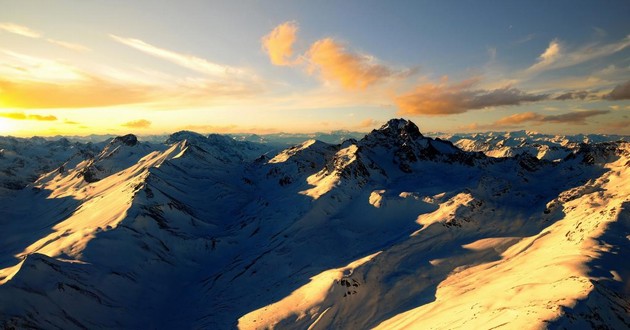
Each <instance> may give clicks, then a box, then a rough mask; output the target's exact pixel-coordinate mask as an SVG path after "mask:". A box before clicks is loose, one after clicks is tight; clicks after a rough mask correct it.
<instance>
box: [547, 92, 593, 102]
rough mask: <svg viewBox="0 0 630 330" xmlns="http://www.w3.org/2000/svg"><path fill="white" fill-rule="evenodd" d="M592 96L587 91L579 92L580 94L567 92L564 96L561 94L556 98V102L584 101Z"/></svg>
mask: <svg viewBox="0 0 630 330" xmlns="http://www.w3.org/2000/svg"><path fill="white" fill-rule="evenodd" d="M589 95H590V93H589V92H587V91H578V92H566V93H564V94H560V95H558V96H556V97H554V98H553V99H554V100H558V101H566V100H584V99H586V98H587V97H588V96H589Z"/></svg>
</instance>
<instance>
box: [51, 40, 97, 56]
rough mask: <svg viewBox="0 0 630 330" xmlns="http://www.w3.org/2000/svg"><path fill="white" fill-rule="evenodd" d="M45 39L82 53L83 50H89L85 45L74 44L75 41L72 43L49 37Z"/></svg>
mask: <svg viewBox="0 0 630 330" xmlns="http://www.w3.org/2000/svg"><path fill="white" fill-rule="evenodd" d="M46 41H48V42H49V43H51V44H55V45H57V46H61V47H63V48H66V49H70V50H73V51H75V52H80V53H83V52H88V51H90V50H91V49H90V48H88V47H85V46H83V45H79V44H75V43H72V42H67V41H61V40H56V39H50V38H48V39H46Z"/></svg>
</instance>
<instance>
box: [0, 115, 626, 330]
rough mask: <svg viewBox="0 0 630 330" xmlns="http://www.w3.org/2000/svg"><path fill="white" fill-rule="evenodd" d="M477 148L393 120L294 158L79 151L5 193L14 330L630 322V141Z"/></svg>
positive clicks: (123, 144) (159, 150)
mask: <svg viewBox="0 0 630 330" xmlns="http://www.w3.org/2000/svg"><path fill="white" fill-rule="evenodd" d="M470 140H471V141H472V142H466V143H467V144H469V145H483V144H484V143H486V145H490V142H488V140H487V139H486V137H483V136H480V137H473V138H470ZM503 140H504V141H506V142H503V143H504V145H506V144H510V143H512V142H509V141H507V140H509V139H507V140H505V139H503ZM459 141H461V140H459ZM21 143H32V142H29V141H26V140H25V141H18V142H16V143H15V144H16V145H20V144H21ZM462 143H463V142H462ZM462 143H458V141H456V142H455V143H452V142H449V141H447V140H441V139H433V138H429V137H426V136H424V135H422V134H421V133H420V131H419V130H418V127H417V126H416V125H415V124H414V123H412V122H410V121H406V120H402V119H393V120H390V121H389V122H387V123H386V124H385V125H384V126H383V127H381V128H380V129H378V130H374V131H372V132H370V133H369V134H367V135H365V136H364V137H363V138H361V139H348V140H345V141H343V142H342V143H339V144H328V143H324V142H321V141H317V140H307V141H304V142H302V143H299V144H296V145H294V146H292V147H290V148H287V149H284V150H276V149H274V148H273V146H271V145H270V144H261V143H255V142H248V141H238V140H235V139H233V138H229V137H226V136H221V135H210V136H204V135H200V134H196V133H193V132H186V131H183V132H178V133H175V134H173V135H171V136H170V137H168V139H167V140H166V142H165V143H148V142H140V141H138V140H137V138H135V137H134V136H124V137H117V138H114V139H111V140H109V141H107V143H105V144H101V145H99V148H100V149H99V150H91V149H90V150H91V153H90V155H89V156H86V157H84V156H81V155H82V153H81V152H78V153H76V152H75V153H72V152H70V151H68V152H67V153H66V154H64V155H65V157H66V158H65V160H62V161H59V163H58V165H57V166H58V167H57V168H53V169H47V170H48V172H47V173H44V174H43V175H41V176H39V177H38V179H37V180H34V179H31V182H32V183H30V184H28V185H27V186H26V187H25V188H23V189H19V190H16V189H13V190H12V192H13V193H12V194H10V195H6V196H3V197H2V199H0V232H2V233H3V234H2V237H3V238H2V239H1V240H0V324H2V325H3V326H4V327H5V328H28V327H34V328H64V329H74V328H209V329H232V328H237V327H238V328H242V329H264V328H273V327H276V328H295V329H306V328H308V329H331V328H334V329H340V328H344V329H345V328H353V329H354V328H357V329H361V328H382V329H398V328H436V329H447V328H448V329H452V328H462V329H471V328H473V329H474V328H494V327H499V326H502V325H509V326H510V327H514V328H517V327H525V328H601V329H606V328H610V329H622V328H627V327H629V326H630V316H629V315H630V314H629V312H630V291H629V290H630V289H629V288H630V286H629V283H630V282H629V278H630V266H628V265H627V262H626V259H627V256H628V252H630V251H629V249H630V212H629V210H630V198H629V196H630V143H628V142H623V141H618V142H603V143H593V142H584V141H582V142H581V143H576V144H575V145H571V146H569V147H567V149H566V150H564V149H563V151H562V153H559V155H560V156H559V157H555V156H554V157H551V158H553V159H551V158H549V157H539V155H540V154H539V153H536V154H533V153H530V152H527V153H525V152H522V153H521V152H518V153H515V154H514V155H510V156H509V157H495V156H497V155H494V156H489V155H487V152H488V150H489V149H488V150H481V149H480V148H478V147H475V148H472V147H471V148H470V149H474V151H465V150H462V148H460V147H458V146H461V145H462ZM492 143H494V142H492ZM527 143H528V142H526V144H527ZM92 146H95V145H92ZM565 146H566V145H565ZM14 148H18V146H16V147H14ZM515 148H516V147H515ZM62 150H65V149H62ZM81 150H83V149H81ZM537 150H539V149H537ZM34 152H35V151H34ZM484 153H485V154H484ZM59 155H61V154H59ZM73 155H74V156H73ZM58 158H62V157H61V156H59V157H58ZM33 164H36V165H38V166H41V165H39V163H37V162H33ZM40 170H41V169H40Z"/></svg>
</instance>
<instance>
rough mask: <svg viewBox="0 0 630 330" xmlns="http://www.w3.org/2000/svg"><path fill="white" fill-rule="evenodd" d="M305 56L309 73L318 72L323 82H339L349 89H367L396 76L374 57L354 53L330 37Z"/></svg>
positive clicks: (314, 46)
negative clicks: (308, 64)
mask: <svg viewBox="0 0 630 330" xmlns="http://www.w3.org/2000/svg"><path fill="white" fill-rule="evenodd" d="M306 57H307V58H308V60H309V62H310V66H309V72H311V73H316V72H318V73H319V74H320V76H321V77H322V78H323V79H324V80H326V81H334V82H338V83H340V84H341V86H342V87H344V88H346V89H364V88H366V87H368V86H370V85H373V84H376V83H378V82H381V81H383V80H384V79H386V78H388V77H390V76H392V75H393V74H394V73H393V71H392V70H391V69H389V68H388V67H386V66H384V65H382V64H379V63H378V62H377V60H376V58H374V57H373V56H369V55H362V54H357V53H353V52H351V51H349V50H347V49H346V48H345V47H344V46H343V45H342V44H340V43H338V42H337V41H335V40H333V39H331V38H326V39H322V40H318V41H316V42H315V43H313V44H312V45H311V47H310V49H309V50H308V52H307V53H306Z"/></svg>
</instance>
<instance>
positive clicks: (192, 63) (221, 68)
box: [109, 34, 245, 77]
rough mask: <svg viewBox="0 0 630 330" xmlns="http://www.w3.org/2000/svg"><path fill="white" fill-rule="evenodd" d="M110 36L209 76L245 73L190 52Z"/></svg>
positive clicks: (124, 43)
mask: <svg viewBox="0 0 630 330" xmlns="http://www.w3.org/2000/svg"><path fill="white" fill-rule="evenodd" d="M109 36H110V37H111V38H112V39H114V40H115V41H117V42H119V43H121V44H123V45H126V46H129V47H131V48H134V49H136V50H139V51H141V52H143V53H146V54H149V55H151V56H155V57H157V58H161V59H163V60H167V61H169V62H171V63H175V64H177V65H179V66H182V67H184V68H187V69H190V70H193V71H196V72H199V73H203V74H205V75H208V76H213V77H229V76H235V75H244V74H245V70H243V69H240V68H236V67H231V66H227V65H221V64H217V63H213V62H210V61H208V60H206V59H203V58H201V57H197V56H193V55H188V54H182V53H178V52H174V51H171V50H168V49H164V48H159V47H156V46H153V45H151V44H148V43H146V42H144V41H142V40H140V39H133V38H124V37H119V36H116V35H113V34H110V35H109Z"/></svg>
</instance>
